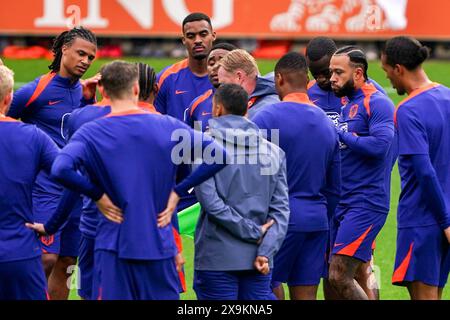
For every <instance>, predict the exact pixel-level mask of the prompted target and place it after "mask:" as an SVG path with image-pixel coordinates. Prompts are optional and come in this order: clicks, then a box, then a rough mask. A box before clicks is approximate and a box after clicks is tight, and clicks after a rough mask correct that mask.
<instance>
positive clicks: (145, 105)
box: [138, 101, 158, 113]
mask: <svg viewBox="0 0 450 320" xmlns="http://www.w3.org/2000/svg"><path fill="white" fill-rule="evenodd" d="M138 107H139V108H141V109H143V110H145V111H149V112H152V113H157V112H158V111H156V108H155V106H154V105H153V104H151V103H147V102H143V101H139V102H138Z"/></svg>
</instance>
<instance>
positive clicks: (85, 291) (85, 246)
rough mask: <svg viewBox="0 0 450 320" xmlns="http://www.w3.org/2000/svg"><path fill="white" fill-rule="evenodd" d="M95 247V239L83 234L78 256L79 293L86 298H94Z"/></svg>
mask: <svg viewBox="0 0 450 320" xmlns="http://www.w3.org/2000/svg"><path fill="white" fill-rule="evenodd" d="M94 247H95V239H92V238H89V237H86V236H85V235H83V234H81V241H80V250H79V251H80V256H79V257H78V268H79V271H80V273H79V277H80V289H78V295H79V296H80V297H81V298H83V299H85V300H91V299H92V286H93V282H92V281H93V280H92V279H93V276H94ZM94 296H95V295H94Z"/></svg>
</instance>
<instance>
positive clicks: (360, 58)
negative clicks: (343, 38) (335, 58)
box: [334, 46, 369, 81]
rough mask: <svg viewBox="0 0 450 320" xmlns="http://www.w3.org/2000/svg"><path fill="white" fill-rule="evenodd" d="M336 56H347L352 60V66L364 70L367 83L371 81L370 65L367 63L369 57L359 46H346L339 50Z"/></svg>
mask: <svg viewBox="0 0 450 320" xmlns="http://www.w3.org/2000/svg"><path fill="white" fill-rule="evenodd" d="M334 54H335V55H346V56H347V57H349V59H350V64H351V65H352V66H353V67H354V68H358V67H359V68H362V69H363V72H364V78H365V79H366V81H367V80H368V79H369V76H368V73H367V72H368V70H369V63H368V62H367V57H366V54H365V53H364V51H363V50H362V49H361V48H360V47H357V46H345V47H342V48H340V49H338V50H337V51H336V52H335V53H334Z"/></svg>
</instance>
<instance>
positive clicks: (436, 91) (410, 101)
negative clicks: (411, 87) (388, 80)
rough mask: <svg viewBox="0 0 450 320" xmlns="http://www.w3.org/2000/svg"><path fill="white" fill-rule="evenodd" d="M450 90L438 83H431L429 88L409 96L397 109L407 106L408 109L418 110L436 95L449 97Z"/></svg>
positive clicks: (418, 90)
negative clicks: (417, 108)
mask: <svg viewBox="0 0 450 320" xmlns="http://www.w3.org/2000/svg"><path fill="white" fill-rule="evenodd" d="M449 92H450V91H449V89H448V88H447V87H445V86H442V85H440V84H438V83H434V82H433V83H430V84H428V85H427V86H425V87H423V88H420V89H417V90H415V91H413V92H412V93H411V94H409V95H408V96H407V97H406V98H405V99H403V100H402V101H401V102H400V103H399V104H398V107H397V109H398V110H400V109H404V107H405V106H407V107H408V108H416V107H420V106H422V105H423V102H424V101H426V100H428V99H430V98H432V97H433V96H435V95H438V96H439V95H442V94H443V95H445V94H447V95H449V94H450V93H449Z"/></svg>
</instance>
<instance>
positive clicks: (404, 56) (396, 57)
mask: <svg viewBox="0 0 450 320" xmlns="http://www.w3.org/2000/svg"><path fill="white" fill-rule="evenodd" d="M382 52H383V54H384V55H385V56H386V63H387V64H388V65H390V66H392V67H393V66H395V65H396V64H399V65H402V66H405V68H406V69H408V70H414V69H416V68H417V67H418V66H420V65H421V64H422V63H423V62H424V61H425V60H427V59H428V57H429V56H430V50H429V49H428V48H427V47H425V46H423V45H422V44H421V43H420V42H419V41H418V40H417V39H414V38H411V37H405V36H401V37H395V38H392V39H390V40H388V41H387V42H386V45H385V46H384V49H383V51H382Z"/></svg>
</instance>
